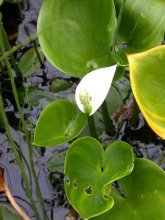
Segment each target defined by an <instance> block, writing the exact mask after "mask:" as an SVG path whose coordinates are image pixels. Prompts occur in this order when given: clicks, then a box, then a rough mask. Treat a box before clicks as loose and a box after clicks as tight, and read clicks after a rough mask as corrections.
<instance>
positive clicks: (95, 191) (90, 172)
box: [64, 137, 134, 219]
mask: <svg viewBox="0 0 165 220" xmlns="http://www.w3.org/2000/svg"><path fill="white" fill-rule="evenodd" d="M133 160H134V157H133V152H132V148H131V147H130V145H129V144H127V143H124V142H119V141H117V142H114V143H113V144H111V145H110V146H109V147H108V148H107V149H106V150H105V151H104V150H103V147H102V145H101V144H100V143H99V142H98V141H97V140H96V139H94V138H92V137H83V138H79V139H77V140H76V141H74V142H73V143H72V144H71V146H70V148H69V150H68V152H67V155H66V159H65V165H64V172H65V191H66V195H67V197H68V199H69V202H70V203H71V204H72V206H73V207H74V208H75V210H77V211H78V213H79V214H80V215H81V217H83V218H84V219H89V218H91V217H93V216H97V215H99V214H101V213H104V212H106V211H108V210H109V209H111V208H112V207H113V204H114V200H113V198H112V197H111V195H110V192H111V183H112V182H114V181H115V180H117V179H120V178H122V177H124V176H126V175H128V174H130V173H131V171H132V169H133Z"/></svg>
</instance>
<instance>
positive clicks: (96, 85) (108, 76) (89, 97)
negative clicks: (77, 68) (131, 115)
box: [75, 65, 116, 115]
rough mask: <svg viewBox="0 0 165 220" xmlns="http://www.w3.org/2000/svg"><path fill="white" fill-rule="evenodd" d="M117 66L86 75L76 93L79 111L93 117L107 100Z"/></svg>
mask: <svg viewBox="0 0 165 220" xmlns="http://www.w3.org/2000/svg"><path fill="white" fill-rule="evenodd" d="M115 70H116V65H114V66H111V67H105V68H100V69H97V70H94V71H92V72H90V73H88V74H87V75H85V76H84V77H83V78H82V80H81V81H80V83H79V84H78V86H77V88H76V92H75V98H76V103H77V105H78V107H79V109H80V110H81V111H82V112H84V113H87V114H88V115H92V114H93V113H95V112H96V111H97V109H98V108H99V107H100V106H101V104H102V103H103V101H104V99H105V98H106V96H107V94H108V91H109V89H110V86H111V84H112V80H113V77H114V74H115Z"/></svg>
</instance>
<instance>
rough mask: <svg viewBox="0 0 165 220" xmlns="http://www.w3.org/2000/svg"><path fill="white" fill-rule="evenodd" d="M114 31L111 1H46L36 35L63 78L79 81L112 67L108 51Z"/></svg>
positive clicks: (113, 14) (114, 24)
mask: <svg viewBox="0 0 165 220" xmlns="http://www.w3.org/2000/svg"><path fill="white" fill-rule="evenodd" d="M102 15H104V16H102ZM115 27H116V15H115V7H114V3H113V1H112V0H101V1H100V0H94V1H91V0H86V1H82V0H76V1H75V0H47V1H44V3H43V5H42V8H41V11H40V14H39V18H38V25H37V31H38V37H39V42H40V45H41V48H42V50H43V52H44V54H45V56H46V57H47V59H48V60H49V61H50V62H51V63H52V64H53V65H54V66H55V67H57V68H58V69H59V70H61V71H63V72H65V73H66V74H68V75H70V76H74V77H80V76H83V75H85V74H87V73H88V72H90V71H91V69H92V68H94V69H97V68H101V67H106V66H111V65H113V64H114V61H113V59H112V57H111V55H110V53H109V47H110V44H111V41H112V37H113V33H114V30H115Z"/></svg>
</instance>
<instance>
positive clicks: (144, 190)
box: [92, 159, 165, 220]
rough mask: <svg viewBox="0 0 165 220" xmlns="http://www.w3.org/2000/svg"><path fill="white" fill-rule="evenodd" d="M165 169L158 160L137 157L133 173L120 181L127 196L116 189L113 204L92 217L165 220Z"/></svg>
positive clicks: (100, 219)
mask: <svg viewBox="0 0 165 220" xmlns="http://www.w3.org/2000/svg"><path fill="white" fill-rule="evenodd" d="M164 182H165V172H164V171H163V170H162V169H161V168H160V167H159V166H158V165H157V164H155V163H153V162H151V161H149V160H144V159H136V160H135V167H134V170H133V172H132V173H131V174H130V175H129V176H127V177H125V178H123V179H121V180H119V185H120V187H121V188H122V190H123V192H124V195H125V199H124V198H123V197H121V196H120V195H119V193H118V192H117V191H114V192H113V196H114V198H115V205H114V207H113V208H112V209H111V210H110V211H108V212H107V213H105V214H104V215H100V216H98V217H96V218H92V220H103V219H104V220H112V219H113V220H142V219H146V220H161V219H162V220H163V219H164V217H165V208H164V204H165V184H164Z"/></svg>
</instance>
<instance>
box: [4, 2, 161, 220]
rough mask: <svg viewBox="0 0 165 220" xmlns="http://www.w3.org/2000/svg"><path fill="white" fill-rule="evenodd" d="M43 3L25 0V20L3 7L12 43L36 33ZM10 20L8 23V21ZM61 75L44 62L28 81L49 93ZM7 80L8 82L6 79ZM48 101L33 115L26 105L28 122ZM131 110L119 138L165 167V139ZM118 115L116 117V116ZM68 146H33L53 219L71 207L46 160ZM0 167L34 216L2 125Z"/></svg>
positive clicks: (19, 136)
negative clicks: (133, 117)
mask: <svg viewBox="0 0 165 220" xmlns="http://www.w3.org/2000/svg"><path fill="white" fill-rule="evenodd" d="M41 4H42V1H41V0H38V1H37V0H33V1H32V0H31V1H30V0H29V1H24V0H23V2H22V6H21V7H22V13H23V14H22V16H23V21H21V19H20V18H19V17H18V18H17V15H18V11H17V12H16V14H15V15H14V12H12V11H14V10H11V9H10V10H11V13H10V15H12V13H13V15H12V16H13V17H10V18H9V17H7V14H6V13H7V11H8V10H6V9H3V10H4V14H6V17H5V19H6V20H5V22H4V25H5V27H6V31H7V33H8V35H9V39H10V41H11V43H12V44H13V45H14V44H17V43H19V42H21V41H22V40H24V39H25V38H27V37H28V36H29V34H33V33H35V32H36V23H37V17H38V12H39V9H40V6H41ZM10 6H11V5H10ZM5 7H9V5H7V4H6V5H5ZM12 9H13V5H12ZM16 10H17V9H16ZM8 12H9V11H8ZM8 15H9V14H8ZM14 16H16V17H14ZM7 20H8V21H9V22H7ZM31 46H34V44H33V43H30V44H28V45H25V46H23V47H22V48H21V49H20V50H19V51H18V52H17V53H16V59H18V60H19V59H20V57H21V56H22V54H23V53H24V51H26V50H27V49H28V48H30V47H31ZM58 76H60V77H61V76H62V77H66V76H64V75H63V74H61V73H60V72H59V71H57V70H56V69H54V68H53V67H52V66H51V65H50V64H49V63H48V62H46V61H45V62H44V66H43V68H41V69H40V70H38V71H37V72H36V74H35V75H34V76H32V77H30V79H29V80H30V83H32V84H35V85H37V87H38V88H39V89H41V90H42V91H46V92H49V86H50V83H51V80H52V79H54V78H55V77H58ZM5 83H7V81H6V82H5ZM62 95H63V96H64V97H67V98H69V99H72V98H73V92H72V90H68V91H67V94H65V93H64V94H62ZM4 96H5V98H6V99H5V100H6V112H7V115H8V117H9V121H10V124H11V126H12V127H11V131H12V135H13V138H14V141H15V143H17V145H18V146H21V148H22V151H23V154H24V155H28V152H27V144H26V142H25V140H24V139H25V138H24V134H23V133H22V132H19V131H18V125H19V120H18V114H17V111H16V109H15V106H14V103H13V102H12V99H11V98H10V93H9V94H8V92H6V93H5V94H4ZM52 99H53V98H52ZM49 101H50V100H49ZM49 101H48V100H47V99H42V101H41V102H39V103H38V105H36V106H33V108H32V109H31V112H30V114H29V110H28V108H27V107H26V106H25V108H24V115H25V116H26V118H27V121H29V122H30V123H32V124H33V125H35V124H36V122H37V118H38V116H39V114H40V112H41V110H42V109H43V107H44V106H45V105H46V104H47V103H48V102H49ZM131 109H132V107H131V105H129V104H128V105H126V108H125V109H124V110H121V112H120V114H119V115H118V120H117V121H115V119H114V123H115V125H116V126H118V123H119V121H120V124H121V126H120V129H118V131H117V134H116V139H118V140H124V141H126V142H128V143H130V144H131V145H132V146H133V149H134V152H135V154H136V155H137V156H138V157H143V158H148V159H151V160H153V161H155V162H157V163H159V164H160V165H161V166H162V167H165V166H164V162H163V161H164V156H165V155H164V141H163V140H162V139H160V138H159V137H157V136H156V135H155V134H154V133H153V132H152V131H151V129H150V128H149V127H148V126H147V124H146V123H145V120H144V118H143V117H142V115H141V114H139V115H138V121H137V124H136V126H132V124H131V122H130V118H129V112H130V111H131ZM115 117H116V116H114V118H115ZM66 147H67V146H61V147H60V148H51V149H50V148H49V149H46V150H43V151H41V152H40V149H34V151H35V154H34V155H35V157H34V164H35V169H36V173H37V176H38V181H39V184H40V187H41V192H42V197H43V200H44V203H45V207H46V211H47V216H48V219H53V217H55V219H56V220H63V219H64V216H65V215H66V213H67V212H68V210H67V209H65V205H66V203H67V202H66V199H65V196H64V191H63V175H62V174H57V173H56V174H53V173H50V172H49V170H48V169H47V161H48V160H49V158H51V157H52V156H53V155H55V154H57V153H58V152H59V151H61V150H62V149H65V148H66ZM26 160H27V161H28V160H29V158H28V157H27V156H26V158H25V165H26V168H27V173H28V175H29V177H30V172H29V167H28V166H27V164H26ZM0 166H2V167H4V168H5V175H6V180H7V183H8V186H9V188H10V190H11V192H12V194H13V196H14V198H15V199H16V201H17V203H18V204H19V205H20V206H21V207H22V208H23V209H24V210H26V212H27V213H28V215H29V216H30V219H35V216H33V210H32V208H31V205H30V204H29V202H28V200H27V197H26V194H25V190H24V186H23V183H22V177H21V175H20V171H19V169H18V166H17V164H16V162H15V160H14V157H13V153H12V151H11V148H10V146H9V143H8V140H7V137H6V135H5V133H4V130H3V128H1V133H0ZM31 186H32V190H33V192H34V195H35V187H34V183H33V181H32V182H31ZM6 201H7V199H6V197H5V195H4V194H0V202H6ZM35 202H36V204H37V207H38V210H39V213H40V214H41V210H40V206H39V204H38V201H37V198H35ZM41 216H42V215H41ZM41 219H42V217H41Z"/></svg>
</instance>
